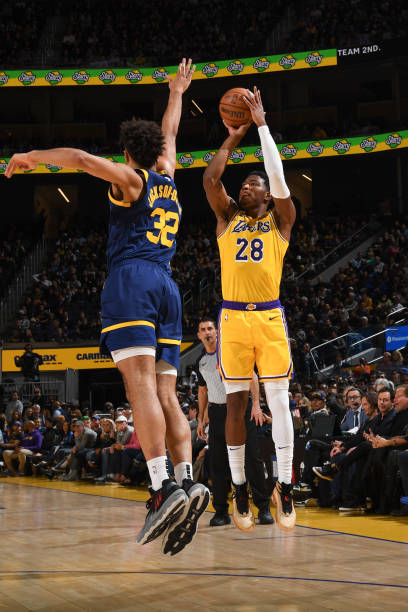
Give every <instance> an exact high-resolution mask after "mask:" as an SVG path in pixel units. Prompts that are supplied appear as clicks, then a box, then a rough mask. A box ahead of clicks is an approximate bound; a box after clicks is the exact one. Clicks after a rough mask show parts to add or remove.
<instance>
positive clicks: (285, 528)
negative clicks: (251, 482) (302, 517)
mask: <svg viewBox="0 0 408 612" xmlns="http://www.w3.org/2000/svg"><path fill="white" fill-rule="evenodd" d="M272 499H273V502H274V504H275V506H276V515H275V523H276V524H277V526H278V527H279V529H281V530H282V531H291V530H292V529H293V528H294V527H295V525H296V512H295V509H294V508H293V510H292V513H293V514H294V520H293V525H289V526H288V525H284V524H283V523H282V522H281V520H280V517H281V515H282V514H283V512H282V502H281V499H280V495H279V494H276V489H274V491H273V493H272Z"/></svg>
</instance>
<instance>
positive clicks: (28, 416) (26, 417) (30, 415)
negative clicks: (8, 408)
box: [23, 406, 34, 421]
mask: <svg viewBox="0 0 408 612" xmlns="http://www.w3.org/2000/svg"><path fill="white" fill-rule="evenodd" d="M23 421H34V412H33V407H32V406H27V408H26V409H25V410H24V412H23Z"/></svg>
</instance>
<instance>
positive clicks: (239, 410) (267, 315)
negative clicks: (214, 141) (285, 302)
mask: <svg viewBox="0 0 408 612" xmlns="http://www.w3.org/2000/svg"><path fill="white" fill-rule="evenodd" d="M243 99H244V100H245V102H246V103H247V105H248V107H249V108H250V110H251V115H252V119H253V121H254V122H255V124H256V125H257V126H258V132H259V137H260V140H261V146H262V153H263V157H264V165H265V170H266V174H265V172H262V171H261V172H260V171H258V170H255V171H253V172H250V174H249V175H248V176H247V178H246V179H245V180H244V181H243V183H242V185H241V189H240V193H239V199H238V205H237V204H236V203H235V202H234V200H233V199H232V198H231V197H229V196H228V195H227V193H226V191H225V189H224V186H223V184H222V182H221V177H222V175H223V173H224V170H225V166H226V164H227V162H228V159H229V157H230V155H231V153H232V151H233V150H234V148H235V147H237V146H238V144H239V142H240V141H241V139H242V137H243V136H244V134H245V133H246V131H247V130H248V127H249V125H250V124H247V125H243V126H241V127H239V128H237V129H235V128H231V127H228V126H226V127H227V129H228V132H229V136H228V138H227V139H226V140H225V142H224V143H223V144H222V145H221V148H220V149H219V151H218V153H217V154H216V155H215V156H214V158H213V159H212V161H211V162H210V164H209V166H208V168H207V169H206V171H205V173H204V188H205V191H206V194H207V199H208V201H209V204H210V206H211V208H212V209H213V211H214V213H215V215H216V218H217V240H218V247H219V251H220V260H221V281H222V295H223V304H222V309H221V311H220V316H219V326H218V338H219V344H218V363H219V368H220V374H221V376H222V379H223V381H224V386H225V390H226V393H227V418H226V427H225V432H226V441H227V450H228V459H229V464H230V468H231V475H232V481H233V484H234V496H233V521H234V523H235V525H236V526H237V527H238V528H239V529H241V530H242V531H250V530H251V529H253V527H254V518H253V514H252V511H251V507H250V505H249V496H248V488H247V483H246V476H245V440H246V430H245V410H246V406H247V402H248V391H249V385H250V382H251V379H252V373H253V370H254V365H255V363H256V365H257V367H258V375H259V380H260V382H263V383H264V387H265V394H266V399H267V402H268V407H269V409H270V411H271V414H272V436H273V439H274V442H275V448H276V457H277V464H278V482H277V484H276V487H275V490H274V492H273V499H274V501H275V505H276V523H277V525H278V527H280V528H281V529H285V530H288V529H292V528H293V527H294V525H295V520H296V514H295V510H294V507H293V499H292V485H291V480H292V459H293V425H292V418H291V415H290V411H289V397H288V390H289V378H290V377H291V374H292V369H293V366H292V358H291V354H290V346H289V338H288V331H287V326H286V321H285V315H284V311H283V308H282V306H281V304H280V301H279V286H280V281H281V276H282V266H283V260H284V256H285V253H286V250H287V248H288V245H289V240H290V235H291V230H292V227H293V224H294V222H295V217H296V210H295V207H294V204H293V202H292V199H291V197H290V192H289V189H288V187H287V185H286V182H285V177H284V174H283V166H282V161H281V159H280V155H279V152H278V149H277V147H276V145H275V143H274V141H273V138H272V136H271V134H270V132H269V129H268V126H267V125H266V122H265V111H264V109H263V105H262V101H261V97H260V93H259V91H258V90H257V89H256V88H254V93H253V94H251V92H249V91H248V95H247V97H244V98H243ZM271 200H273V202H274V207H273V209H272V210H269V205H270V203H271Z"/></svg>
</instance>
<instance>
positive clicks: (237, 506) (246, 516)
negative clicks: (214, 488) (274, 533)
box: [232, 482, 255, 531]
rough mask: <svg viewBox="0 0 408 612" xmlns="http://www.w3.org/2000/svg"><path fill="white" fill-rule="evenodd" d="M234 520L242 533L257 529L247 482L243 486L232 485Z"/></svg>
mask: <svg viewBox="0 0 408 612" xmlns="http://www.w3.org/2000/svg"><path fill="white" fill-rule="evenodd" d="M232 520H233V521H234V525H235V527H238V529H240V530H241V531H251V529H253V528H254V527H255V519H254V515H253V514H252V510H251V506H250V505H249V493H248V485H247V483H246V482H244V484H241V485H235V484H233V485H232Z"/></svg>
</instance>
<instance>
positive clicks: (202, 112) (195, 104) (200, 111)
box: [191, 99, 204, 115]
mask: <svg viewBox="0 0 408 612" xmlns="http://www.w3.org/2000/svg"><path fill="white" fill-rule="evenodd" d="M191 102H192V104H194V106H195V107H196V109H197V110H198V112H199V113H201V114H202V115H203V114H204V111H203V110H202V109H201V108H200V107H199V106H198V104H197V103H196V102H194V100H193V99H191Z"/></svg>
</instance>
